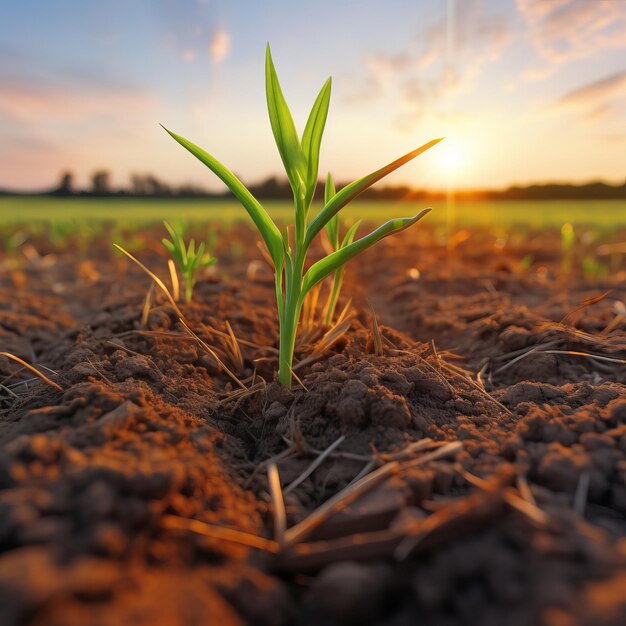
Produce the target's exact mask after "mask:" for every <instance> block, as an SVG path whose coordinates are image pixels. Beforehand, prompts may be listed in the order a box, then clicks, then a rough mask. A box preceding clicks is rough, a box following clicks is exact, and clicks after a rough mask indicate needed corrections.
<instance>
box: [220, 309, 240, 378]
mask: <svg viewBox="0 0 626 626" xmlns="http://www.w3.org/2000/svg"><path fill="white" fill-rule="evenodd" d="M225 323H226V330H227V332H228V336H227V339H226V340H225V342H224V345H225V347H226V350H227V352H228V356H229V357H230V360H231V363H232V364H233V365H234V366H235V368H236V369H238V370H239V371H242V370H243V354H242V353H241V347H240V345H239V342H238V340H237V337H236V336H235V333H234V332H233V329H232V326H231V325H230V322H229V321H228V320H226V322H225Z"/></svg>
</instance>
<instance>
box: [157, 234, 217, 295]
mask: <svg viewBox="0 0 626 626" xmlns="http://www.w3.org/2000/svg"><path fill="white" fill-rule="evenodd" d="M163 224H164V225H165V228H166V229H167V232H168V233H169V234H170V237H171V238H172V240H171V241H170V240H169V239H163V240H162V241H163V245H164V246H165V247H166V248H167V249H168V250H169V253H170V254H171V255H172V258H173V259H174V261H176V264H177V265H178V269H179V270H180V272H181V274H182V275H183V276H184V277H185V300H186V301H187V302H191V297H192V295H193V288H194V285H195V284H196V274H197V272H198V270H199V269H200V268H202V267H208V266H209V265H213V264H214V263H215V262H216V261H217V259H216V258H215V257H214V256H211V253H210V252H208V251H207V250H206V244H205V243H204V242H202V243H201V244H200V245H199V246H198V249H197V250H196V242H195V240H193V239H192V240H191V241H190V242H189V245H188V246H186V245H185V240H184V238H183V235H184V232H183V227H182V226H181V225H180V224H177V225H176V227H174V226H172V225H171V224H170V223H169V222H163Z"/></svg>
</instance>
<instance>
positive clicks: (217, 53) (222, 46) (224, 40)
mask: <svg viewBox="0 0 626 626" xmlns="http://www.w3.org/2000/svg"><path fill="white" fill-rule="evenodd" d="M229 52H230V35H229V34H228V33H227V32H226V31H225V30H224V29H223V28H219V29H218V30H216V31H215V32H214V33H213V35H212V36H211V41H210V42H209V56H210V57H211V60H212V61H213V63H215V64H219V63H221V62H222V61H223V60H224V59H225V58H226V57H227V56H228V53H229Z"/></svg>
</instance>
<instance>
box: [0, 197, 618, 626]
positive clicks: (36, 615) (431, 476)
mask: <svg viewBox="0 0 626 626" xmlns="http://www.w3.org/2000/svg"><path fill="white" fill-rule="evenodd" d="M269 208H270V211H271V212H272V214H273V215H277V216H280V215H281V214H285V215H286V213H285V212H286V208H287V205H286V204H281V203H271V204H270V206H269ZM435 208H436V209H438V210H437V211H435V212H433V214H432V216H428V218H427V219H425V220H424V221H423V222H420V223H419V224H417V225H415V226H414V227H412V228H411V229H409V230H407V231H404V232H402V233H400V234H399V235H397V236H394V237H390V238H388V239H385V240H384V241H382V242H381V243H380V244H379V245H378V246H377V247H376V248H374V249H372V250H369V251H368V252H366V253H365V254H364V255H363V256H362V257H359V260H358V261H356V262H352V263H350V264H349V265H348V266H347V271H346V278H345V283H344V288H343V291H342V295H341V298H340V309H344V308H345V313H346V317H345V320H344V322H342V323H340V324H338V325H337V326H335V327H334V328H333V329H332V331H331V332H330V333H327V330H328V329H327V328H325V327H324V326H323V325H322V324H321V323H320V321H319V311H320V308H321V305H322V302H323V300H324V296H325V293H326V292H325V291H324V290H323V291H322V292H321V294H320V300H319V302H318V304H317V306H315V305H314V304H313V305H311V306H312V311H313V314H312V317H311V318H310V319H311V320H312V321H311V322H310V323H307V320H305V319H304V318H303V320H302V326H303V328H302V330H301V333H300V338H299V340H298V343H297V345H296V356H295V361H294V374H295V378H296V384H295V385H294V387H293V388H292V389H291V390H287V389H286V388H284V387H282V386H280V385H279V384H278V383H277V382H276V381H275V371H276V365H277V348H278V328H277V318H276V311H275V300H274V297H275V293H274V284H273V279H272V271H271V268H270V266H269V265H268V263H267V262H266V260H265V259H264V256H263V254H262V252H261V250H260V249H259V247H258V246H257V239H258V236H257V234H256V233H255V232H253V231H252V230H251V229H250V228H249V226H248V225H246V224H244V223H241V224H240V223H239V222H240V221H242V222H243V221H244V220H243V218H244V217H245V216H244V214H243V211H242V210H240V209H238V208H236V205H235V204H234V203H230V202H225V203H222V202H219V203H208V202H206V201H154V200H145V201H136V200H56V199H30V198H20V199H10V198H3V199H0V232H1V233H2V239H1V241H2V242H3V244H2V245H3V246H4V248H3V249H0V351H2V352H7V353H10V354H12V355H15V356H17V357H19V358H21V359H23V360H24V361H26V362H27V363H29V364H31V365H33V366H34V367H36V369H37V370H38V371H39V372H40V373H41V374H43V375H44V376H45V377H47V381H44V380H42V379H41V378H39V377H37V376H36V375H35V374H34V373H33V372H32V371H30V370H28V369H25V368H24V367H23V366H22V365H20V364H18V363H16V362H15V361H11V360H8V359H7V358H5V357H0V604H1V606H2V609H1V610H0V622H2V624H3V625H4V624H6V625H7V626H51V625H52V626H79V625H80V626H82V625H84V624H103V625H109V624H134V625H138V626H141V625H146V626H147V625H148V624H150V625H151V626H153V625H155V624H158V625H161V624H162V625H163V626H170V625H174V626H187V625H190V624H216V623H219V624H222V626H230V625H231V624H232V625H238V624H259V625H265V626H282V625H285V626H286V625H288V624H298V625H300V624H302V625H309V624H319V623H326V624H331V625H339V624H354V625H366V624H385V625H389V626H392V625H394V626H396V625H398V626H399V625H404V624H407V625H408V624H415V623H419V624H423V625H425V626H457V625H458V626H461V625H465V624H485V625H494V626H496V625H498V626H500V625H504V624H506V625H514V626H517V625H519V626H528V625H531V624H532V625H541V626H592V625H593V626H613V625H615V626H617V625H618V624H624V623H626V600H625V598H626V594H625V593H624V589H625V588H626V522H625V521H624V520H625V514H626V334H625V331H626V309H625V308H624V301H625V300H626V256H625V255H624V245H623V243H624V242H625V241H626V210H625V207H624V204H623V203H618V202H615V203H613V202H600V203H588V202H585V203H582V202H581V203H580V204H577V203H535V204H533V205H529V204H525V203H515V202H506V203H496V204H493V205H484V204H470V203H459V204H458V205H457V206H456V221H455V223H454V224H452V223H450V224H446V218H445V216H446V212H447V208H448V207H446V206H445V203H444V204H442V205H439V206H436V205H435ZM412 209H414V207H411V209H410V210H408V211H407V212H409V213H410V212H412ZM386 210H387V209H385V210H381V205H380V204H376V203H371V202H360V203H359V202H357V203H355V204H354V205H353V207H352V209H351V211H352V212H351V213H347V218H348V219H350V218H355V217H356V216H357V215H358V216H359V218H362V217H365V218H366V219H369V220H375V221H376V222H381V221H383V219H384V218H386V217H388V215H387V214H386ZM389 210H390V211H392V212H393V213H394V214H398V206H397V205H395V206H392V205H389ZM176 217H183V218H184V219H185V220H186V221H188V222H189V223H190V224H191V227H190V232H189V233H188V236H191V235H195V236H196V237H197V238H203V237H206V235H207V230H208V228H209V226H208V225H209V224H217V223H219V232H220V233H221V235H220V237H219V238H218V239H217V241H216V242H215V244H214V250H213V251H214V253H215V255H216V256H217V258H218V263H217V265H215V266H212V267H210V268H207V269H206V270H204V271H203V273H202V274H201V276H200V279H199V281H198V283H197V285H196V289H195V293H194V298H193V300H192V302H191V303H189V304H186V303H182V302H179V303H178V304H177V306H178V307H180V310H181V313H182V316H183V317H184V321H185V324H186V326H185V325H183V324H182V323H181V320H180V315H179V313H178V312H177V311H176V309H175V308H174V307H173V306H172V304H171V303H170V302H168V300H167V299H166V297H165V296H164V294H163V293H162V292H161V290H159V289H158V288H156V289H155V288H154V287H153V283H152V280H151V279H150V277H149V276H148V275H146V273H145V272H143V271H142V270H141V269H140V268H139V267H138V266H137V265H135V264H133V263H132V262H131V261H130V260H129V259H127V258H126V257H123V256H121V255H120V254H117V253H115V252H114V251H113V249H112V246H111V244H112V242H114V241H118V242H121V243H123V244H124V245H127V246H128V247H129V248H131V249H132V250H133V251H135V253H136V254H137V256H138V258H139V259H140V260H141V261H142V262H143V263H145V265H146V266H147V267H148V268H150V269H151V270H152V271H154V272H155V273H156V274H157V275H158V276H159V277H160V278H161V279H162V280H163V281H164V283H165V284H166V285H167V286H169V287H171V277H170V275H169V273H168V270H167V264H166V261H167V256H166V250H165V248H164V247H163V246H162V245H161V243H160V240H161V238H162V237H163V236H164V235H165V232H164V229H163V228H162V226H161V225H160V224H158V221H159V220H160V219H162V218H168V219H172V220H174V219H175V218H176ZM431 217H432V219H431ZM105 222H106V223H109V224H108V225H107V224H105ZM155 222H156V223H155ZM120 223H122V224H123V227H122V226H121V225H120ZM518 223H519V224H523V225H524V226H523V227H520V226H515V227H514V224H518ZM564 223H573V224H576V226H575V228H574V233H575V237H574V241H573V242H570V243H568V242H566V241H564V239H563V237H562V235H561V227H562V225H563V224H564ZM578 224H584V226H578ZM130 231H132V232H130ZM607 246H608V247H607ZM620 246H621V247H620ZM313 254H314V256H315V257H318V256H319V255H320V254H321V249H320V247H319V246H317V245H316V246H315V248H314V250H313ZM324 289H326V288H324ZM305 326H306V327H305ZM230 329H232V334H231V330H230ZM277 483H279V485H280V486H279V487H277ZM280 494H282V498H283V500H281V495H280ZM281 501H284V515H285V517H284V520H283V518H282V517H281V512H282V507H281V505H280V502H281ZM283 524H284V527H283Z"/></svg>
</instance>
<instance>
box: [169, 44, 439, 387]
mask: <svg viewBox="0 0 626 626" xmlns="http://www.w3.org/2000/svg"><path fill="white" fill-rule="evenodd" d="M265 87H266V94H267V107H268V111H269V117H270V123H271V127H272V132H273V134H274V139H275V140H276V145H277V147H278V151H279V153H280V156H281V158H282V161H283V164H284V166H285V170H286V172H287V178H288V180H289V184H290V185H291V189H292V191H293V197H294V219H293V225H292V227H291V228H289V227H288V228H286V229H284V230H283V231H282V232H281V230H280V229H279V228H278V226H276V224H275V222H274V220H272V218H271V217H270V215H269V214H268V213H267V211H266V210H265V208H264V207H263V206H262V205H261V204H260V202H259V201H258V200H257V199H256V198H255V197H254V196H253V195H252V194H251V193H250V190H249V189H247V187H245V186H244V185H243V183H242V182H241V181H240V180H239V179H238V178H237V177H236V176H235V175H234V174H233V173H232V172H231V171H230V170H229V169H228V168H226V167H225V166H224V165H222V164H221V163H220V162H219V161H218V160H217V159H216V158H215V157H213V156H212V155H211V154H209V153H208V152H206V151H205V150H203V149H202V148H200V147H199V146H197V145H195V144H193V143H191V142H190V141H188V140H187V139H185V138H184V137H181V136H180V135H177V134H175V133H173V132H171V131H169V130H168V131H167V132H168V133H169V134H170V135H171V137H172V138H173V139H174V140H176V141H177V142H178V143H179V144H180V145H181V146H183V148H185V149H186V150H188V151H189V152H191V154H193V155H194V156H195V157H196V158H197V159H199V160H200V161H201V162H202V163H204V164H205V165H206V166H207V167H208V168H209V169H210V170H211V171H212V172H213V173H214V174H216V175H217V176H218V177H219V178H220V179H221V180H222V181H223V182H224V183H225V184H226V186H227V187H228V188H229V189H230V191H231V192H232V193H233V194H234V195H235V197H236V198H237V199H238V200H239V201H240V202H241V204H242V205H243V206H244V208H245V209H246V211H247V212H248V214H249V215H250V217H251V218H252V221H253V222H254V224H255V225H256V227H257V229H258V230H259V233H260V234H261V236H262V238H263V241H264V243H265V246H266V248H267V252H268V255H269V257H270V260H271V262H272V265H273V266H274V279H275V289H276V305H277V309H278V321H279V329H280V337H279V356H278V381H279V382H280V383H281V384H282V385H284V386H286V387H291V380H292V376H293V369H292V367H293V356H294V348H295V343H296V335H297V332H298V324H299V322H300V315H301V312H302V306H303V303H304V300H305V298H306V296H307V294H308V293H309V292H310V291H311V289H313V288H314V287H315V286H316V285H317V284H318V283H320V282H321V281H323V280H324V279H325V278H326V277H327V276H330V275H331V274H333V273H334V272H336V271H337V270H338V269H340V268H342V267H343V266H344V265H345V264H346V263H347V262H348V261H349V260H350V259H351V258H353V257H355V256H356V255H357V254H360V253H361V252H363V251H364V250H367V249H368V248H370V247H371V246H373V245H374V244H375V243H376V242H378V241H380V240H381V239H382V238H383V237H387V236H388V235H392V234H393V233H397V232H400V231H401V230H404V229H405V228H408V227H409V226H412V225H413V224H415V223H416V222H417V221H418V220H420V219H421V218H422V217H424V215H426V213H428V212H429V210H430V209H425V210H423V211H421V212H420V213H418V214H417V215H414V216H412V217H405V218H396V219H392V220H390V221H388V222H386V223H385V224H383V225H382V226H380V227H379V228H377V229H376V230H374V231H373V232H371V233H369V234H368V235H366V236H365V237H362V238H361V239H357V240H356V241H352V242H351V243H347V242H346V245H345V246H343V247H341V246H339V247H338V248H337V249H336V250H334V251H333V252H331V254H329V255H328V256H326V257H324V258H322V259H320V260H319V261H316V262H315V263H313V264H311V265H310V266H307V257H308V252H309V248H310V247H311V244H312V243H313V240H314V239H315V238H316V237H317V235H319V233H320V231H321V230H322V229H323V228H325V227H326V226H327V225H328V224H329V222H331V220H332V219H333V218H335V217H336V215H337V214H338V213H339V211H340V210H341V209H342V208H343V207H345V206H346V205H347V204H348V203H349V202H350V201H352V200H354V198H356V197H357V196H358V195H359V194H361V193H362V192H363V191H365V190H366V189H368V188H369V187H371V186H372V185H374V184H375V183H376V182H378V181H379V180H380V179H381V178H384V177H385V176H387V175H388V174H391V172H393V171H395V170H397V169H398V168H399V167H401V166H402V165H404V164H405V163H408V162H409V161H411V160H413V159H414V158H415V157H417V156H418V155H420V154H422V153H423V152H425V151H426V150H428V149H429V148H432V146H434V145H435V144H437V143H439V141H441V139H434V140H432V141H429V142H428V143H426V144H424V145H423V146H421V147H419V148H417V149H416V150H413V151H411V152H409V153H407V154H405V155H404V156H402V157H400V158H399V159H396V160H395V161H392V162H391V163H389V164H388V165H385V166H383V167H381V168H380V169H378V170H376V171H374V172H372V173H371V174H368V175H367V176H364V177H363V178H360V179H358V180H356V181H354V182H352V183H350V184H349V185H346V186H345V187H344V188H343V189H341V190H339V191H338V192H337V193H336V194H333V195H332V196H331V197H330V199H328V201H327V202H325V203H324V207H323V208H322V210H321V211H320V212H319V213H318V214H317V215H316V216H315V217H314V218H313V219H309V212H310V208H311V202H312V200H313V195H314V193H315V188H316V186H317V176H318V166H319V155H320V144H321V141H322V134H323V132H324V126H325V125H326V117H327V115H328V104H329V101H330V88H331V80H330V78H329V79H328V80H327V81H326V82H325V83H324V85H323V87H322V89H321V91H320V93H319V95H318V96H317V99H316V100H315V103H314V104H313V108H312V110H311V113H310V115H309V118H308V120H307V123H306V125H305V127H304V132H303V133H302V135H299V134H298V132H297V131H296V127H295V124H294V121H293V118H292V117H291V112H290V111H289V107H288V106H287V102H286V101H285V97H284V95H283V92H282V89H281V87H280V84H279V82H278V76H277V75H276V69H275V68H274V62H273V61H272V55H271V53H270V48H269V45H268V47H267V52H266V57H265ZM166 130H167V129H166ZM332 228H333V227H332V226H331V230H332ZM355 230H356V229H355ZM290 232H291V233H292V234H293V237H290ZM351 236H352V237H354V233H352V235H351ZM172 246H173V244H172ZM292 246H293V247H292Z"/></svg>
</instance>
